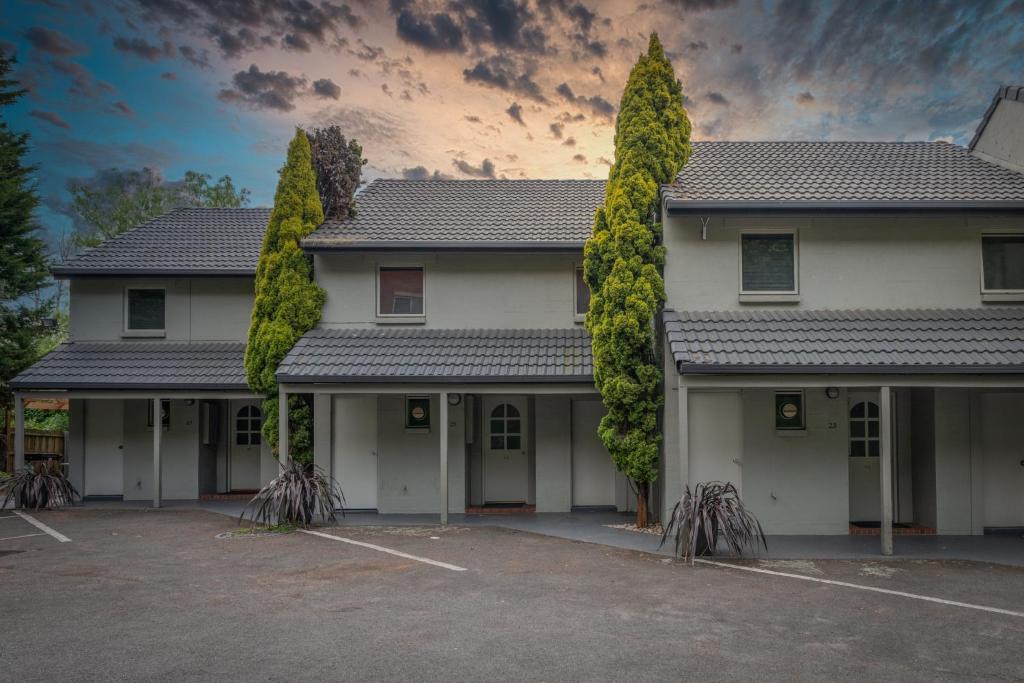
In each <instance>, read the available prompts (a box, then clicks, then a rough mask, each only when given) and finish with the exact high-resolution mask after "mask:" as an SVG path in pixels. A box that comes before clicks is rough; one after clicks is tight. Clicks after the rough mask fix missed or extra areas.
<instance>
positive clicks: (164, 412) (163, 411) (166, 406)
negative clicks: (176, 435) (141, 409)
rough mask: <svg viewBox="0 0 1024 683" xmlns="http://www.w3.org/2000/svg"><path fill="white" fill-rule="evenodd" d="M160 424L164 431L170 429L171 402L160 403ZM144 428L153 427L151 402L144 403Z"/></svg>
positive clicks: (162, 401)
mask: <svg viewBox="0 0 1024 683" xmlns="http://www.w3.org/2000/svg"><path fill="white" fill-rule="evenodd" d="M160 424H161V426H163V428H164V429H170V428H171V402H170V401H169V400H166V399H164V400H161V401H160ZM146 426H147V427H152V426H153V401H146Z"/></svg>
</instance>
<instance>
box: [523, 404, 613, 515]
mask: <svg viewBox="0 0 1024 683" xmlns="http://www.w3.org/2000/svg"><path fill="white" fill-rule="evenodd" d="M570 411H571V408H570V399H569V397H568V396H537V399H536V410H535V413H536V421H535V426H534V434H535V438H536V450H535V453H536V498H537V502H536V505H537V512H568V511H569V510H570V508H571V507H572V432H571V431H570V429H569V425H570V423H571V421H572V414H571V412H570ZM594 428H595V429H596V428H597V425H594Z"/></svg>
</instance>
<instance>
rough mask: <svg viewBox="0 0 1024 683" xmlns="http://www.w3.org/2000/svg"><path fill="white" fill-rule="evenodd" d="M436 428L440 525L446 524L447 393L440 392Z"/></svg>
mask: <svg viewBox="0 0 1024 683" xmlns="http://www.w3.org/2000/svg"><path fill="white" fill-rule="evenodd" d="M437 412H438V416H437V417H438V419H437V422H438V428H439V429H440V434H439V435H438V436H440V437H441V439H440V441H441V446H440V451H441V472H440V475H441V478H440V479H439V481H440V486H439V488H440V489H441V524H447V523H448V392H447V391H442V392H441V401H440V406H439V409H438V411H437Z"/></svg>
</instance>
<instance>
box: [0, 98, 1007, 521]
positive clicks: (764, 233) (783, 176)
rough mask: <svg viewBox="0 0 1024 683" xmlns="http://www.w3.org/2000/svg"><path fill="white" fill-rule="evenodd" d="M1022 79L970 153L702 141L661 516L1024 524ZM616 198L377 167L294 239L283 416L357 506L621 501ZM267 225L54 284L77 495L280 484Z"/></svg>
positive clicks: (624, 499)
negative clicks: (297, 328)
mask: <svg viewBox="0 0 1024 683" xmlns="http://www.w3.org/2000/svg"><path fill="white" fill-rule="evenodd" d="M1020 93H1021V91H1020V89H1010V88H1004V89H1002V90H1001V91H1000V93H999V94H998V95H997V97H996V98H995V100H994V101H993V105H992V106H991V107H990V108H989V111H988V112H987V113H986V115H985V117H984V120H983V123H982V125H981V127H980V128H979V133H978V135H977V136H976V138H975V140H974V141H973V142H972V145H971V146H970V147H969V148H962V147H958V146H956V145H952V144H947V143H942V142H937V143H873V142H870V143H868V142H865V143H805V142H765V143H731V142H722V143H696V144H695V145H694V153H693V156H692V158H691V160H690V162H689V163H688V165H687V166H686V167H685V168H684V169H683V170H682V172H681V173H680V174H679V176H678V178H677V179H676V180H675V182H673V183H672V184H670V185H668V186H666V187H664V188H663V191H662V219H663V225H664V230H663V239H664V243H665V246H666V248H667V258H666V264H665V270H664V274H665V285H666V292H667V294H668V304H667V310H666V311H665V314H664V316H663V319H662V320H660V321H658V324H659V326H660V330H661V332H662V333H663V338H664V341H665V345H664V361H665V409H664V415H663V420H662V424H663V430H664V437H665V438H664V442H663V453H662V456H663V457H662V473H661V477H660V479H659V485H658V488H657V490H656V491H655V496H654V499H655V501H656V511H657V512H660V513H662V514H664V513H665V512H666V511H667V510H668V509H669V507H670V506H671V504H672V503H673V502H674V501H675V500H677V499H678V497H679V495H680V493H681V491H682V489H683V487H684V486H685V485H686V484H692V483H695V482H698V481H707V480H712V479H719V480H728V481H733V482H735V483H736V484H737V486H738V487H739V488H740V490H741V493H742V496H743V498H744V500H745V502H746V503H747V504H748V505H749V506H750V507H751V508H752V509H753V511H754V512H755V513H756V514H757V515H758V516H759V518H760V519H761V521H762V522H763V523H764V526H765V529H766V531H768V532H769V533H814V534H835V533H847V532H848V530H849V529H850V528H851V524H855V525H856V524H860V525H862V526H867V527H870V526H871V525H880V524H884V523H886V522H888V521H889V520H890V519H891V520H893V521H895V522H896V523H897V525H905V526H907V527H913V528H916V529H918V530H921V529H925V530H937V531H938V533H954V534H960V533H965V534H970V533H982V532H984V531H985V530H986V529H997V528H1003V527H1020V526H1024V507H1022V505H1024V502H1022V501H1024V496H1021V495H1020V492H1021V491H1022V490H1024V452H1022V450H1021V444H1022V443H1024V432H1022V431H1021V430H1022V426H1021V425H1022V424H1024V421H1022V420H1021V419H1020V418H1021V415H1024V307H1022V306H1020V303H1024V169H1022V168H1021V156H1020V155H1021V150H1024V101H1021V100H1022V99H1024V98H1022V97H1021V96H1020ZM603 192H604V183H603V182H601V181H586V180H573V181H501V180H495V181H487V180H479V181H401V180H378V181H375V182H373V183H371V184H370V185H369V186H368V187H367V188H365V189H364V190H363V191H362V192H361V193H360V194H359V196H358V198H357V204H358V209H359V210H358V213H357V215H356V216H354V217H352V218H348V219H346V220H343V221H336V222H334V221H332V222H327V223H325V224H324V225H322V226H321V227H320V228H319V229H317V230H316V231H315V232H314V233H312V234H311V235H310V236H309V237H307V238H306V239H305V240H304V241H303V248H304V249H306V250H307V252H308V253H309V254H310V255H311V257H312V259H313V263H314V274H315V278H316V280H317V282H318V283H319V284H320V285H321V286H322V287H323V288H324V289H325V290H326V292H327V300H326V304H325V306H324V309H323V315H322V320H321V322H320V324H319V325H318V326H317V328H316V329H314V330H313V331H311V332H309V333H308V334H306V335H305V336H304V337H303V338H302V339H301V340H300V342H299V343H298V344H297V345H296V346H295V348H294V349H292V351H291V353H289V355H288V356H287V358H286V359H285V360H284V362H283V363H282V364H281V365H280V367H279V369H278V379H279V381H280V383H281V389H282V392H281V400H282V401H283V400H285V397H286V396H287V394H289V393H304V394H312V395H313V396H314V457H315V460H316V462H317V463H318V464H319V465H321V466H322V467H323V468H324V469H325V470H326V471H328V472H330V473H332V474H333V475H334V476H335V477H336V478H337V479H338V480H339V481H340V482H341V485H342V487H343V489H344V492H345V497H346V506H347V507H348V508H351V509H367V510H377V511H379V512H382V513H389V512H432V513H437V512H440V513H441V514H442V517H444V516H446V515H447V514H448V513H449V512H462V511H464V510H471V509H474V508H476V507H478V506H484V505H497V506H522V507H526V508H527V509H529V508H531V507H532V508H533V509H535V510H536V511H537V512H545V511H551V512H555V511H566V510H571V509H574V508H591V507H597V508H610V507H615V508H617V509H620V510H627V509H629V507H630V506H631V505H632V504H633V502H634V499H633V497H632V495H631V492H630V491H629V489H628V485H627V483H626V482H625V480H624V479H623V478H622V477H621V475H619V474H617V473H616V472H615V470H614V468H613V466H612V464H611V461H610V458H609V456H608V454H607V452H606V451H605V449H604V448H603V446H602V445H601V443H600V441H599V440H598V438H597V435H596V426H597V423H598V421H599V418H600V416H601V414H602V412H603V410H602V406H601V404H600V401H599V399H598V396H597V395H596V394H595V392H594V387H593V382H592V367H591V354H590V345H589V340H588V338H587V334H586V332H585V330H584V329H583V326H582V320H583V314H584V313H585V311H586V308H587V305H588V302H589V293H588V292H587V289H586V286H585V285H584V284H583V281H582V277H581V272H580V271H581V257H582V247H583V243H584V241H585V240H586V238H587V237H588V236H589V234H590V230H591V223H592V219H593V213H594V210H595V208H596V207H597V206H598V204H599V203H600V202H601V200H602V198H603ZM267 217H268V212H267V210H265V209H239V210H183V211H176V212H172V213H171V214H168V215H167V216H164V217H161V218H159V219H156V220H154V221H151V222H150V223H147V224H146V225H143V226H140V227H139V228H136V229H135V230H133V231H131V232H129V233H127V234H125V235H123V236H121V237H119V238H116V239H114V240H111V241H109V242H107V243H105V244H104V245H101V246H100V247H98V248H96V249H94V250H92V251H89V252H87V253H85V254H83V255H81V256H79V257H78V258H76V259H74V260H72V261H71V262H69V263H68V264H66V265H64V266H63V267H61V268H59V269H57V271H56V273H57V274H58V276H60V277H67V278H69V279H70V281H71V293H72V296H71V301H72V303H71V319H72V326H71V339H70V341H69V342H68V343H67V344H65V345H63V346H62V347H61V348H59V349H58V350H57V351H55V352H54V353H52V354H50V355H49V356H47V357H46V358H45V359H43V360H42V361H41V362H40V363H38V364H37V365H35V366H33V367H32V368H30V369H29V370H28V371H26V372H25V373H23V374H22V375H21V376H19V377H18V378H17V379H16V380H15V381H14V382H13V383H12V385H13V386H14V388H15V389H16V390H17V392H18V395H19V398H26V397H29V396H34V395H39V394H45V395H53V394H54V393H57V394H60V395H63V396H68V397H70V398H71V399H72V403H71V409H72V429H71V433H72V436H71V444H70V447H69V450H68V453H69V455H68V458H69V462H70V465H71V468H70V472H71V477H72V480H73V481H74V482H75V484H76V486H78V487H79V489H80V490H82V491H83V492H84V493H85V494H86V495H93V496H95V495H114V496H123V497H125V498H146V499H148V498H149V497H153V498H154V500H155V501H156V502H159V498H160V495H161V493H162V495H163V496H164V497H168V498H175V497H176V498H195V497H197V496H199V495H201V494H204V493H211V492H226V491H235V490H243V491H244V490H251V489H253V488H256V487H257V486H259V485H260V484H261V483H265V482H266V481H268V480H269V479H270V478H271V477H272V476H273V475H274V473H275V472H276V464H275V462H274V461H273V459H272V458H271V457H270V450H269V448H268V445H267V444H264V443H261V439H260V436H259V424H260V415H259V406H258V402H257V401H256V400H255V398H256V397H254V396H252V395H251V394H250V393H249V391H248V389H247V388H246V387H245V381H244V373H243V371H242V356H243V348H244V339H245V335H246V330H247V326H248V321H249V312H250V308H251V304H252V281H253V273H254V271H255V264H256V260H257V257H258V253H259V245H260V241H261V239H262V235H263V231H264V230H265V226H266V222H267ZM18 404H19V406H20V401H19V402H18ZM156 405H162V406H164V409H163V410H159V412H160V413H161V414H162V415H163V417H162V418H161V422H162V424H163V429H157V430H154V429H153V426H152V425H153V421H154V420H153V418H152V415H153V413H154V412H157V411H156V410H154V406H156ZM285 441H286V435H284V434H282V442H285Z"/></svg>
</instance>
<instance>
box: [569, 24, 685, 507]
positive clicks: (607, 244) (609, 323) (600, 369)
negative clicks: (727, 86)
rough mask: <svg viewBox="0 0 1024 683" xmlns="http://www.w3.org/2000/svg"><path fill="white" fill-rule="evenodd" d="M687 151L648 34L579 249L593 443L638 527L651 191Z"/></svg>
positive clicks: (652, 454)
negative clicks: (632, 494) (619, 477)
mask: <svg viewBox="0 0 1024 683" xmlns="http://www.w3.org/2000/svg"><path fill="white" fill-rule="evenodd" d="M690 151H691V147H690V120H689V118H688V117H687V115H686V110H685V109H684V107H683V90H682V85H681V84H680V83H679V81H678V80H676V77H675V72H674V71H673V69H672V64H671V63H670V62H669V61H668V58H666V57H665V51H664V49H662V46H661V42H660V41H659V40H658V36H657V34H652V35H651V39H650V44H649V45H648V49H647V54H645V55H641V56H640V59H639V60H638V61H637V63H636V65H634V67H633V70H632V71H631V72H630V74H629V80H628V81H627V82H626V88H625V91H624V92H623V93H622V101H621V103H620V104H619V113H618V117H617V119H616V121H615V163H614V164H613V165H612V168H611V171H610V172H609V174H608V186H607V188H606V190H605V200H604V204H603V205H602V206H601V207H600V208H598V210H597V214H596V216H595V218H594V231H593V234H592V236H591V237H590V239H589V240H588V241H587V244H586V247H585V248H584V272H585V277H586V280H587V285H588V286H589V287H590V290H591V301H590V311H589V312H588V313H587V330H588V331H589V332H590V336H591V341H592V345H593V351H594V381H595V384H596V385H597V389H598V391H599V392H600V393H601V398H602V400H603V401H604V405H605V408H606V409H607V411H608V412H607V413H606V414H605V416H604V418H603V419H602V420H601V424H600V426H599V428H598V433H599V435H600V437H601V440H602V441H603V442H604V444H605V446H606V447H607V448H608V451H609V452H610V453H611V455H612V459H613V460H614V461H615V466H616V467H617V468H618V469H619V471H621V472H622V473H623V474H625V475H626V476H627V477H629V479H630V480H631V481H632V482H633V483H634V485H635V486H636V490H637V494H638V496H637V498H638V500H637V503H638V505H637V508H638V509H637V524H638V525H640V526H646V522H647V509H646V508H647V488H648V486H649V484H650V483H651V482H653V481H654V480H655V479H656V478H657V475H658V450H659V443H660V440H661V437H660V434H659V431H658V408H659V407H660V405H661V402H662V396H661V388H660V382H661V365H660V363H659V360H658V358H657V355H656V353H655V334H654V324H653V323H654V318H655V316H656V315H657V313H658V312H659V311H660V309H661V307H662V305H663V304H664V301H665V286H664V282H663V280H662V276H661V268H662V266H663V264H664V260H665V253H664V247H662V246H661V244H660V236H661V225H660V224H659V223H657V222H656V217H657V209H658V196H659V195H658V189H659V187H660V186H661V185H662V184H663V183H668V182H671V180H672V179H673V178H674V177H675V175H676V174H677V173H678V172H679V170H680V169H682V167H683V166H684V165H685V164H686V161H687V159H689V156H690Z"/></svg>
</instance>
